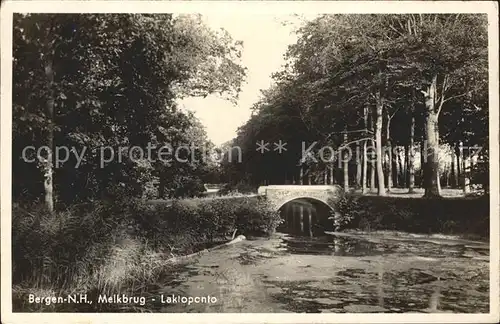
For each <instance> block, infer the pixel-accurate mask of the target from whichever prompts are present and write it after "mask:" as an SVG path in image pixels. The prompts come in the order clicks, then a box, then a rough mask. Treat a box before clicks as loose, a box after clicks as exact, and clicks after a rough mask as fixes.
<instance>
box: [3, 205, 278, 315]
mask: <svg viewBox="0 0 500 324" xmlns="http://www.w3.org/2000/svg"><path fill="white" fill-rule="evenodd" d="M12 216H13V224H12V225H13V228H12V256H13V260H12V266H13V308H14V309H13V310H14V311H58V312H64V311H68V312H75V311H82V312H95V311H118V310H120V309H119V307H123V306H121V305H116V306H115V307H114V306H110V304H106V306H105V307H103V306H102V305H103V304H97V303H96V302H94V303H93V304H92V305H89V304H85V303H82V304H51V305H45V304H33V303H29V302H28V297H29V294H34V295H36V296H64V295H67V294H80V293H82V294H87V296H88V299H89V300H95V299H97V296H98V295H99V294H108V295H110V294H122V293H127V294H130V295H136V296H137V295H140V294H141V293H144V292H146V291H150V290H151V289H152V287H155V286H159V285H161V284H162V283H163V282H165V280H168V277H169V275H170V274H171V272H172V269H173V268H174V267H175V266H176V265H175V263H173V262H171V260H172V258H173V257H175V256H180V255H186V254H190V253H193V252H196V251H198V250H202V249H204V248H207V247H210V246H213V245H216V244H220V243H222V242H225V241H227V240H228V239H230V238H231V236H232V235H233V234H234V233H235V230H236V233H237V234H244V235H267V234H269V233H271V232H273V231H274V229H275V228H276V227H277V226H278V224H279V221H280V220H279V215H278V214H277V213H276V212H273V211H272V210H271V209H269V208H268V206H267V204H266V203H265V201H261V200H259V199H258V198H257V197H251V198H249V197H235V198H234V199H223V200H222V199H221V200H218V199H214V200H207V199H192V200H179V201H174V202H173V203H172V204H170V205H156V206H151V205H149V204H145V203H143V202H137V201H126V202H123V203H116V202H98V203H93V204H87V205H79V206H71V207H69V208H68V209H67V210H65V211H60V212H57V213H55V214H54V215H51V214H49V213H47V212H46V211H45V210H44V209H43V208H42V207H40V206H37V205H26V204H14V207H13V214H12ZM127 310H129V311H137V310H134V309H132V308H130V307H129V308H128V309H127ZM141 310H144V309H141Z"/></svg>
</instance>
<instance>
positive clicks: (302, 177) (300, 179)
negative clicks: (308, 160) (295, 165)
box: [299, 164, 304, 185]
mask: <svg viewBox="0 0 500 324" xmlns="http://www.w3.org/2000/svg"><path fill="white" fill-rule="evenodd" d="M299 184H300V185H303V184H304V166H303V165H302V164H300V175H299Z"/></svg>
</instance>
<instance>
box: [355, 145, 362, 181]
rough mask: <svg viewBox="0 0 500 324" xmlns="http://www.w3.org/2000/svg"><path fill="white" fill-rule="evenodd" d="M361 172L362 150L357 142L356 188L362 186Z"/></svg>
mask: <svg viewBox="0 0 500 324" xmlns="http://www.w3.org/2000/svg"><path fill="white" fill-rule="evenodd" d="M361 172H362V164H361V152H360V145H359V142H356V188H357V189H359V188H360V187H361Z"/></svg>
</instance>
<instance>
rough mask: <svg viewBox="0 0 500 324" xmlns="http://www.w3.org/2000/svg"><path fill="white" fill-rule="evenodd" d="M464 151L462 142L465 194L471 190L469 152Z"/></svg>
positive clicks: (461, 153) (463, 187)
mask: <svg viewBox="0 0 500 324" xmlns="http://www.w3.org/2000/svg"><path fill="white" fill-rule="evenodd" d="M468 153H469V152H468V150H467V153H465V152H464V146H463V143H462V142H460V160H461V162H462V168H461V169H462V190H463V192H464V194H467V193H469V192H470V178H469V177H470V158H469V156H468V155H469V154H468Z"/></svg>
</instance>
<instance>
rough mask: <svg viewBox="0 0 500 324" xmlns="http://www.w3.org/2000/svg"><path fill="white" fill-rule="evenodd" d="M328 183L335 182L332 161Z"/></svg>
mask: <svg viewBox="0 0 500 324" xmlns="http://www.w3.org/2000/svg"><path fill="white" fill-rule="evenodd" d="M330 184H331V185H333V184H335V165H334V163H333V162H332V163H331V165H330Z"/></svg>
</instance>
